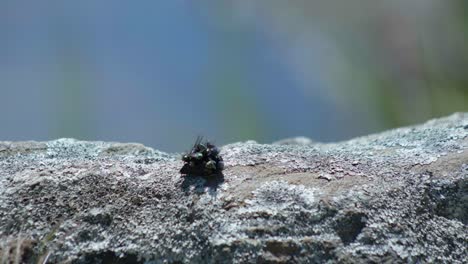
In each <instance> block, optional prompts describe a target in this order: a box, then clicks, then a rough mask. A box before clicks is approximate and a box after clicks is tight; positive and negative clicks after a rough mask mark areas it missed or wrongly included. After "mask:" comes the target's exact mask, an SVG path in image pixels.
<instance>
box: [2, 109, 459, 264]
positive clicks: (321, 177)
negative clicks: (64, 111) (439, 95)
mask: <svg viewBox="0 0 468 264" xmlns="http://www.w3.org/2000/svg"><path fill="white" fill-rule="evenodd" d="M467 136H468V114H455V115H452V116H450V117H447V118H443V119H438V120H433V121H429V122H427V123H426V124H423V125H420V126H415V127H408V128H401V129H396V130H392V131H388V132H385V133H381V134H377V135H370V136H366V137H362V138H358V139H354V140H350V141H347V142H341V143H335V144H319V143H314V142H313V141H308V140H304V139H301V140H299V141H300V142H296V141H297V140H290V141H284V142H287V144H283V143H284V142H283V143H281V144H272V145H262V144H257V143H255V142H253V141H249V142H244V143H236V144H231V145H227V146H224V147H223V148H222V154H223V157H224V159H225V162H226V169H225V171H224V176H223V177H220V178H217V179H205V178H202V177H197V176H191V177H185V178H184V177H181V176H180V175H179V169H180V167H181V166H182V161H180V160H179V155H178V154H166V153H163V152H159V151H157V150H153V149H151V148H147V147H144V146H142V145H139V144H120V143H106V142H83V141H76V140H72V139H60V140H56V141H50V142H0V263H6V262H8V261H11V262H12V263H20V262H22V261H23V262H27V263H44V262H47V263H56V262H66V263H70V262H71V263H181V262H182V263H188V262H198V263H246V262H256V263H257V262H258V263H287V262H288V263H289V262H302V263H306V262H309V263H336V262H340V263H362V262H369V263H372V262H373V263H386V262H387V263H421V262H438V263H463V262H464V261H466V259H467V255H468V252H467V247H466V245H467V241H468V240H467V239H468V234H467V222H468V208H467V207H468V181H467V176H468V137H467ZM291 142H293V143H291ZM294 142H296V143H294ZM301 142H305V143H301Z"/></svg>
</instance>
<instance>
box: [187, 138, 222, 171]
mask: <svg viewBox="0 0 468 264" xmlns="http://www.w3.org/2000/svg"><path fill="white" fill-rule="evenodd" d="M182 161H183V162H184V166H183V167H182V169H180V173H182V174H188V175H199V176H216V175H218V174H220V173H221V171H222V170H223V169H224V161H223V157H221V155H220V154H219V149H218V148H217V147H216V146H215V145H213V144H212V143H210V142H209V141H205V142H203V138H202V137H198V138H197V140H196V141H195V144H194V145H193V147H192V149H191V150H190V152H188V153H185V154H184V155H183V156H182Z"/></svg>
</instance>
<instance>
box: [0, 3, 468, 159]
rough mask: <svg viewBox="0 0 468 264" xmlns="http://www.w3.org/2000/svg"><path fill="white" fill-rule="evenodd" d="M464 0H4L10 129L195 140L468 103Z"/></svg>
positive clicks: (332, 132) (385, 121)
mask: <svg viewBox="0 0 468 264" xmlns="http://www.w3.org/2000/svg"><path fill="white" fill-rule="evenodd" d="M467 8H468V1H465V0H458V1H436V0H425V1H421V0H409V1H408V0H405V1H403V0H391V1H374V0H353V1H334V0H332V1H295V0H291V1H281V0H270V1H255V0H253V1H232V0H231V1H215V0H211V1H210V0H202V1H190V0H171V1H169V0H168V1H150V0H147V1H110V0H103V1H91V0H83V1H58V0H56V1H52V0H45V1H23V0H0V89H1V90H0V91H1V92H0V98H1V102H0V140H49V139H54V138H59V137H75V138H79V139H86V140H106V141H123V142H129V141H130V142H141V143H144V144H146V145H149V146H152V147H155V148H158V149H161V150H165V151H183V150H185V149H186V148H187V147H189V146H190V144H191V143H192V141H193V140H194V138H195V137H196V136H197V135H205V136H206V137H208V138H211V139H213V140H215V141H216V142H217V143H219V144H225V143H230V142H234V141H241V140H248V139H253V140H257V141H259V142H262V143H267V142H271V141H274V140H278V139H282V138H285V137H293V136H307V137H311V138H313V139H315V140H319V141H336V140H344V139H348V138H351V137H355V136H359V135H364V134H368V133H372V132H377V131H381V130H384V129H388V128H391V127H396V126H401V125H408V124H413V123H416V122H422V121H424V120H426V119H428V118H431V117H438V116H442V115H446V114H449V113H452V112H455V111H467V110H468V11H467Z"/></svg>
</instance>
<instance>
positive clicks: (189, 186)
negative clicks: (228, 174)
mask: <svg viewBox="0 0 468 264" xmlns="http://www.w3.org/2000/svg"><path fill="white" fill-rule="evenodd" d="M223 182H224V175H223V173H222V172H221V173H219V174H217V175H216V176H210V177H205V176H200V175H194V174H187V175H185V177H183V181H182V184H181V188H182V190H183V191H184V192H185V193H190V192H195V193H205V192H208V193H209V194H210V195H212V196H216V192H217V191H218V187H219V186H220V185H221V184H222V183H223Z"/></svg>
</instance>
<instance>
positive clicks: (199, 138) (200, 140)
mask: <svg viewBox="0 0 468 264" xmlns="http://www.w3.org/2000/svg"><path fill="white" fill-rule="evenodd" d="M202 140H203V137H201V136H198V137H197V139H196V140H195V144H193V147H192V151H191V153H194V152H195V151H197V148H198V145H200V144H201V142H202Z"/></svg>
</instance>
